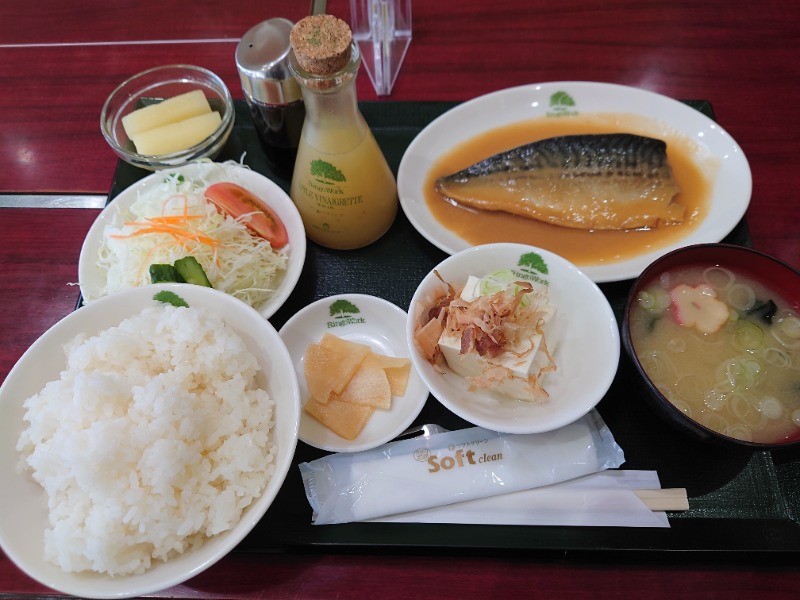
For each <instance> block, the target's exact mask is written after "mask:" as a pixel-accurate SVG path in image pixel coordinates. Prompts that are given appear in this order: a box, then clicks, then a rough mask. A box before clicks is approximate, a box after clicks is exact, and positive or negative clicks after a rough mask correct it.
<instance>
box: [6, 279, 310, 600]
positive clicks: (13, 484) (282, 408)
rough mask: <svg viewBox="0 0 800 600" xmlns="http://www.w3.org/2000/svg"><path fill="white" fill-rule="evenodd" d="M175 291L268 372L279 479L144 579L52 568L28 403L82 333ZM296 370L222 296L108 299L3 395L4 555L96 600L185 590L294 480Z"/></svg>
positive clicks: (49, 346) (10, 381)
mask: <svg viewBox="0 0 800 600" xmlns="http://www.w3.org/2000/svg"><path fill="white" fill-rule="evenodd" d="M162 288H167V289H171V290H173V291H175V292H176V293H178V294H179V295H180V296H181V297H183V298H184V299H185V300H186V301H187V302H188V303H189V305H190V306H199V307H205V308H207V309H209V310H213V311H214V312H216V313H218V314H220V315H222V316H223V318H224V320H225V322H226V323H227V324H228V325H230V326H231V327H233V328H234V329H235V331H236V332H237V333H238V334H239V335H240V336H241V337H242V338H243V339H244V340H245V342H246V344H247V347H248V349H249V350H250V352H252V353H253V354H254V355H255V356H256V357H257V359H258V362H259V364H260V365H261V366H262V368H263V375H261V376H260V377H261V379H262V380H261V381H260V382H259V383H260V384H261V385H263V386H266V387H265V389H266V390H267V391H268V393H269V394H270V397H271V398H272V399H274V400H275V401H276V415H275V419H276V423H275V428H274V438H273V439H274V441H275V443H276V444H277V446H278V458H277V462H276V464H275V473H274V475H273V476H272V478H271V479H270V480H269V482H268V483H267V485H266V488H265V490H264V492H263V493H262V495H261V496H260V497H258V498H256V499H255V500H254V502H253V503H252V504H251V505H250V506H249V507H248V508H247V509H245V511H244V513H243V514H242V517H241V519H240V521H239V522H238V523H237V524H236V525H235V526H234V527H233V528H232V529H230V530H228V531H226V532H223V533H221V534H219V535H217V536H215V537H213V538H211V539H209V540H208V541H207V542H206V543H205V544H203V545H201V546H200V547H198V548H197V549H195V550H190V551H187V552H185V553H184V554H181V555H179V556H177V557H176V558H174V559H172V560H169V561H167V562H163V563H158V564H155V565H153V566H152V567H151V568H150V569H149V570H148V571H146V572H145V573H144V574H142V575H132V576H118V577H110V576H108V575H100V574H91V573H82V574H76V573H67V572H64V571H62V570H61V569H59V568H58V567H57V566H55V565H52V564H50V563H48V562H45V561H44V558H43V552H44V551H43V536H44V529H45V526H46V524H47V510H46V506H47V505H46V502H45V499H44V496H45V495H44V490H43V489H42V488H41V487H40V486H39V485H38V484H37V483H35V482H34V481H33V480H32V479H31V478H30V477H29V476H28V475H25V474H22V473H20V472H19V471H18V470H17V464H18V462H19V454H18V452H17V451H16V448H15V446H16V443H17V439H18V438H19V435H20V433H21V431H22V427H23V420H22V419H23V414H24V410H23V408H22V404H23V402H24V400H25V399H26V398H28V397H29V396H31V395H33V394H35V393H37V392H38V391H40V390H41V389H42V387H44V384H45V383H46V382H48V381H51V380H56V379H58V377H59V372H60V370H62V369H63V368H64V366H65V356H64V353H63V351H62V345H63V344H64V343H66V342H67V341H68V340H70V339H72V338H73V337H74V336H75V335H77V334H79V333H87V334H92V333H97V332H99V331H101V330H103V329H106V328H108V327H111V326H114V325H117V324H119V322H120V321H122V320H123V319H124V318H126V317H129V316H131V315H134V314H137V313H138V312H140V311H141V310H142V309H144V308H145V307H146V306H148V305H151V304H153V303H154V302H155V301H154V300H153V299H152V297H153V294H154V293H155V292H156V291H158V290H159V289H162ZM293 369H294V367H293V365H292V361H291V358H290V356H289V353H288V352H287V350H286V347H285V346H284V344H283V342H282V341H281V339H280V336H279V335H278V333H277V332H276V331H275V329H274V328H273V327H272V325H270V324H269V322H268V321H267V320H266V319H264V318H263V317H262V316H261V315H259V314H258V312H256V311H255V310H253V309H251V308H250V307H248V306H247V305H246V304H244V303H243V302H240V301H239V300H236V299H235V298H232V297H231V296H228V295H226V294H223V293H222V292H218V291H215V290H212V289H209V288H204V287H200V286H195V285H190V284H160V285H158V286H150V287H147V288H134V289H131V290H126V291H123V292H118V293H116V294H113V295H111V296H107V297H105V298H102V299H100V300H98V301H97V302H94V303H92V304H89V305H87V306H84V307H82V308H79V309H78V310H76V311H75V312H73V313H71V314H69V315H68V316H67V317H65V318H64V319H62V320H61V321H59V322H58V323H56V324H55V325H54V326H53V327H52V328H50V329H49V330H47V331H46V332H45V333H44V334H43V335H42V336H41V337H40V338H39V339H38V340H37V341H36V342H34V344H33V345H32V346H31V347H30V348H29V349H28V350H27V351H26V352H25V354H24V355H23V356H22V358H20V360H19V361H18V362H17V364H16V365H15V366H14V368H13V369H12V370H11V372H10V373H9V375H8V377H7V378H6V380H5V382H4V383H3V385H2V387H0V410H1V411H2V415H3V418H2V419H0V481H2V482H3V510H2V511H0V545H2V549H3V552H5V553H6V555H7V556H8V557H9V558H10V559H11V560H12V561H13V562H14V563H15V564H16V565H17V566H18V567H19V568H20V569H21V570H22V571H24V572H25V573H27V574H28V575H29V576H30V577H32V578H33V579H35V580H36V581H38V582H40V583H41V584H43V585H46V586H48V587H50V588H53V589H55V590H58V591H60V592H64V593H68V594H73V595H76V596H82V597H88V598H123V597H130V596H139V595H144V594H148V593H152V592H155V591H158V590H162V589H165V588H168V587H171V586H174V585H177V584H179V583H181V582H183V581H185V580H187V579H189V578H191V577H193V576H194V575H197V574H198V573H200V572H201V571H203V570H205V569H206V568H208V567H210V566H211V565H213V564H214V563H215V562H217V561H218V560H219V559H220V558H222V557H223V556H225V555H226V554H227V553H228V552H229V551H230V550H231V549H232V548H233V547H234V546H236V544H238V543H239V542H240V541H241V540H242V539H243V538H244V537H245V535H247V534H248V533H249V532H250V530H251V529H252V528H253V527H254V526H255V525H256V523H258V521H259V520H260V519H261V517H262V516H263V515H264V513H265V512H266V510H267V508H269V506H270V504H271V503H272V501H273V499H274V498H275V496H276V494H277V493H278V491H279V489H280V488H281V485H282V484H283V481H284V478H285V477H286V473H287V472H288V470H289V468H290V466H291V461H292V458H293V456H294V451H295V447H296V444H297V429H298V423H299V411H300V408H299V407H300V404H299V391H298V388H297V381H296V378H295V376H294V372H293Z"/></svg>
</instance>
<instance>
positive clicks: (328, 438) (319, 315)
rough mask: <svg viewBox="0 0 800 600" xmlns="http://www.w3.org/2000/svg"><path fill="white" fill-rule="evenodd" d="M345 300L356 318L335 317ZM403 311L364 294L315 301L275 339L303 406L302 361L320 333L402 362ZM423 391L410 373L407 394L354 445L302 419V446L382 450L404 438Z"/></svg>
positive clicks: (378, 416)
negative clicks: (281, 346)
mask: <svg viewBox="0 0 800 600" xmlns="http://www.w3.org/2000/svg"><path fill="white" fill-rule="evenodd" d="M337 300H347V301H348V302H350V303H352V304H354V305H355V306H356V307H357V308H358V311H359V312H358V313H356V314H352V315H342V316H339V317H335V316H332V315H331V304H333V303H334V302H336V301H337ZM407 320H408V318H407V315H406V313H405V311H404V310H403V309H401V308H399V307H397V306H395V305H394V304H392V303H391V302H388V301H386V300H383V299H382V298H376V297H375V296H368V295H365V294H340V295H337V296H330V297H328V298H323V299H322V300H317V301H316V302H314V303H313V304H309V305H308V306H306V307H305V308H304V309H302V310H301V311H300V312H298V313H296V314H295V315H294V316H293V317H292V318H291V319H289V320H288V321H287V322H286V324H285V325H284V326H283V327H282V328H281V330H280V336H281V338H282V339H283V341H284V343H285V344H286V347H287V348H288V349H289V354H291V356H292V360H293V361H294V366H295V370H296V371H297V379H298V384H299V386H300V402H301V404H305V403H306V402H307V401H308V398H309V393H308V386H307V385H306V378H305V376H304V375H303V356H304V355H305V352H306V348H308V345H309V344H314V343H317V342H319V340H320V339H321V338H322V336H323V334H324V333H326V332H327V333H331V334H333V335H335V336H337V337H340V338H343V339H345V340H349V341H351V342H359V343H362V344H366V345H368V346H371V347H372V349H373V350H374V351H375V352H378V353H380V354H385V355H387V356H397V357H406V356H408V348H407V347H406V337H405V336H406V334H405V331H406V321H407ZM428 394H429V391H428V388H427V387H425V383H424V382H423V381H422V379H421V378H420V376H419V374H418V373H417V372H416V369H415V368H414V367H413V363H412V367H411V372H410V374H409V379H408V387H407V389H406V394H405V396H403V397H402V398H397V397H394V398H392V408H391V409H390V410H376V411H375V412H374V413H373V414H372V417H371V418H370V420H369V422H368V423H367V425H366V426H365V427H364V429H363V431H362V432H361V434H360V435H359V436H358V437H357V438H356V439H355V440H353V441H350V440H346V439H344V438H343V437H341V436H339V435H337V434H335V433H334V432H333V431H331V430H330V429H328V428H327V427H325V426H324V425H322V424H321V423H320V422H319V421H317V420H316V419H314V418H313V417H310V416H308V415H306V414H305V413H303V414H302V415H301V417H300V433H299V438H300V440H301V441H303V442H305V443H306V444H309V445H311V446H314V447H315V448H319V449H321V450H327V451H329V452H359V451H361V450H369V449H371V448H375V447H377V446H380V445H381V444H385V443H386V442H388V441H390V440H392V439H394V438H395V437H397V436H398V435H400V434H401V433H403V432H404V431H405V430H406V429H407V428H408V426H409V425H411V423H412V422H413V421H414V419H416V418H417V415H419V413H420V411H421V410H422V407H423V406H424V405H425V401H426V400H427V399H428Z"/></svg>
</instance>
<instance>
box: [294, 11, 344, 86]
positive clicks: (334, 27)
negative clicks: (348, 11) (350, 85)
mask: <svg viewBox="0 0 800 600" xmlns="http://www.w3.org/2000/svg"><path fill="white" fill-rule="evenodd" d="M289 41H290V42H291V44H292V49H293V50H294V55H295V58H296V60H297V64H298V65H300V67H301V68H302V69H303V70H304V71H306V72H308V73H311V74H312V75H323V76H324V75H332V74H333V73H336V72H338V71H340V70H342V69H343V68H344V67H345V65H347V63H348V61H349V60H350V44H351V43H352V41H353V34H352V32H351V31H350V27H349V26H348V25H347V23H345V22H344V21H342V20H341V19H338V18H336V17H334V16H333V15H311V16H309V17H305V18H304V19H301V20H300V21H298V22H297V24H296V25H295V26H294V27H293V28H292V32H291V34H290V36H289Z"/></svg>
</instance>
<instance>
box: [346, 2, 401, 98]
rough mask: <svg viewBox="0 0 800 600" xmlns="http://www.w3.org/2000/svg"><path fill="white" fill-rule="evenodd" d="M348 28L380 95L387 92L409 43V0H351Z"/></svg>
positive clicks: (390, 89)
mask: <svg viewBox="0 0 800 600" xmlns="http://www.w3.org/2000/svg"><path fill="white" fill-rule="evenodd" d="M350 28H351V29H352V31H353V39H354V40H355V41H356V43H357V44H358V46H359V50H360V51H361V63H362V64H363V65H364V67H365V68H366V70H367V73H368V74H369V78H370V81H372V85H373V87H374V88H375V91H376V92H377V94H378V95H379V96H388V95H389V94H390V93H391V92H392V87H393V86H394V82H395V80H396V79H397V74H398V72H399V71H400V66H401V65H402V64H403V59H404V58H405V56H406V51H407V50H408V46H409V44H411V0H350Z"/></svg>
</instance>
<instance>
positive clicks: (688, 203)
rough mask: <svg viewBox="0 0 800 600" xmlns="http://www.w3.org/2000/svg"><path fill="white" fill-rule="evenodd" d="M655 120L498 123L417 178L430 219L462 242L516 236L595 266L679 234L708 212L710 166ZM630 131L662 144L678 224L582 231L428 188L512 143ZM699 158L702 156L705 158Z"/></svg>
mask: <svg viewBox="0 0 800 600" xmlns="http://www.w3.org/2000/svg"><path fill="white" fill-rule="evenodd" d="M665 129H666V128H665V126H664V125H663V124H662V123H658V122H656V121H654V120H651V119H647V118H645V117H641V116H638V115H628V114H616V113H612V114H600V113H598V114H591V115H579V116H570V117H560V118H552V117H549V118H548V117H545V118H539V119H534V120H530V121H523V122H520V123H515V124H513V125H509V126H505V127H499V128H497V129H493V130H491V131H488V132H486V133H483V134H481V135H478V136H476V137H474V138H472V139H470V140H468V141H467V142H465V143H463V144H461V145H459V146H457V147H455V148H454V149H453V150H452V151H451V152H449V153H448V154H446V155H444V156H442V157H441V158H440V159H439V160H438V161H437V162H436V163H435V164H434V165H433V167H432V168H431V170H430V171H429V172H428V175H427V178H426V180H425V202H426V204H427V206H428V209H429V210H430V211H431V213H432V214H433V216H434V218H435V219H436V220H437V221H438V222H439V223H440V224H441V225H442V226H444V227H445V228H447V229H448V230H450V231H452V232H453V233H454V234H456V235H458V236H459V237H460V238H462V239H464V240H466V241H467V242H469V243H470V244H473V245H478V244H487V243H492V242H517V243H524V244H531V245H533V246H538V247H540V248H545V249H546V250H550V251H551V252H555V253H556V254H559V255H561V256H563V257H564V258H566V259H567V260H569V261H571V262H573V263H575V264H578V265H599V264H608V263H614V262H618V261H622V260H627V259H630V258H633V257H635V256H637V255H639V254H641V253H643V252H648V251H651V250H654V249H656V248H660V247H663V246H665V245H667V244H670V243H673V242H675V241H676V240H680V239H681V238H683V237H685V236H687V235H688V234H689V233H690V232H691V231H692V230H694V229H695V228H696V227H697V226H698V225H699V224H700V222H702V220H703V219H704V218H705V216H706V215H707V214H708V209H709V205H710V197H711V189H712V183H713V172H714V170H715V168H716V167H715V165H712V164H702V165H701V164H698V162H697V160H696V159H695V158H694V157H695V156H696V155H697V153H698V148H697V146H696V144H695V142H694V141H693V140H691V139H690V138H688V137H687V136H686V135H684V134H681V133H680V132H677V131H673V130H665ZM582 133H583V134H585V133H634V134H638V135H645V136H649V137H654V138H659V139H662V140H664V141H665V142H666V143H667V157H668V160H669V163H670V166H671V167H672V172H673V176H674V177H675V180H676V181H677V182H678V185H679V186H680V189H681V191H680V193H679V194H678V197H677V198H676V200H677V202H679V203H680V204H682V205H683V206H685V207H686V218H685V219H684V221H683V222H682V223H678V224H670V225H663V226H661V227H656V228H652V229H636V230H625V231H600V230H596V231H587V230H580V229H572V228H569V227H561V226H557V225H550V224H548V223H543V222H541V221H536V220H534V219H528V218H525V217H520V216H517V215H511V214H508V213H502V212H494V211H477V210H473V209H470V208H465V207H460V206H455V205H453V204H451V203H450V202H448V201H447V200H445V199H444V198H443V197H442V196H441V195H440V194H438V193H437V192H436V190H435V183H436V179H437V178H439V177H441V176H443V175H450V174H451V173H454V172H456V171H459V170H461V169H464V168H466V167H468V166H470V165H472V164H474V163H476V162H478V161H480V160H483V159H484V158H487V157H489V156H491V155H493V154H496V153H498V152H502V151H505V150H509V149H511V148H514V147H516V146H521V145H523V144H529V143H531V142H534V141H536V140H540V139H546V138H549V137H555V136H559V135H577V134H582ZM706 162H709V161H708V160H706Z"/></svg>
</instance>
